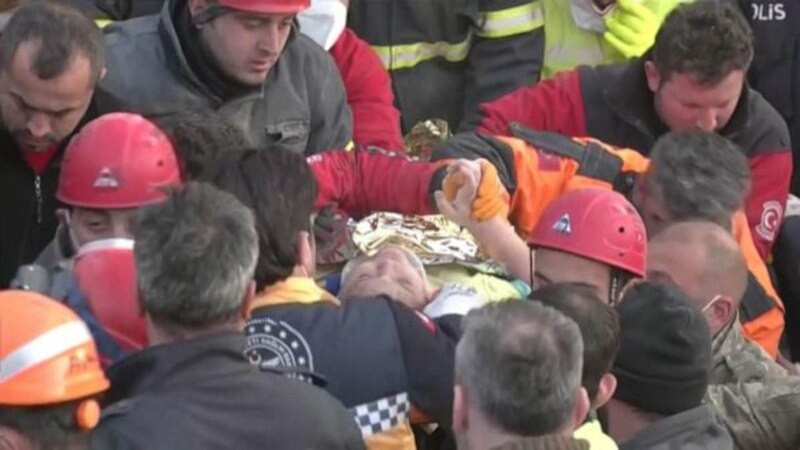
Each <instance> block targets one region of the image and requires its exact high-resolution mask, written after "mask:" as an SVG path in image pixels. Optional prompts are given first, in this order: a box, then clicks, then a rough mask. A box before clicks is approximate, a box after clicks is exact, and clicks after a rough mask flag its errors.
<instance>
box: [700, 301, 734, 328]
mask: <svg viewBox="0 0 800 450" xmlns="http://www.w3.org/2000/svg"><path fill="white" fill-rule="evenodd" d="M735 314H736V303H735V302H734V301H733V300H731V298H730V297H726V296H720V297H718V298H717V299H716V300H715V301H714V304H713V305H710V306H709V307H708V311H706V312H705V315H706V319H707V320H708V326H709V328H711V332H712V333H714V334H716V333H717V331H719V330H721V329H722V328H724V327H725V325H727V324H728V323H730V321H731V320H732V319H733V316H734V315H735Z"/></svg>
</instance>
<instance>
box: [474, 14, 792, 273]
mask: <svg viewBox="0 0 800 450" xmlns="http://www.w3.org/2000/svg"><path fill="white" fill-rule="evenodd" d="M752 58H753V44H752V33H751V31H750V29H749V27H748V25H747V22H746V21H745V20H744V18H742V16H741V14H740V13H739V11H738V10H737V8H736V7H735V6H731V5H719V4H717V3H716V2H697V3H694V4H690V5H682V6H680V7H678V8H677V9H676V10H675V11H674V12H673V13H672V14H671V15H670V16H669V17H668V18H667V19H666V21H665V22H664V25H663V26H662V27H661V29H660V31H659V33H658V35H657V38H656V42H655V45H654V47H653V49H652V52H650V53H648V54H646V55H645V56H644V57H642V58H639V59H634V60H632V61H630V62H628V63H625V64H621V65H612V66H601V67H597V68H584V67H582V68H579V69H577V70H575V71H572V72H567V73H564V74H561V75H559V76H557V77H555V78H553V79H551V80H547V81H544V82H541V83H539V84H538V85H536V86H534V87H529V88H521V89H519V90H517V91H516V92H514V93H511V94H509V95H507V96H505V97H503V98H501V99H499V100H497V101H495V102H492V103H489V104H486V105H484V106H483V109H482V113H483V116H484V121H483V122H482V124H481V126H480V127H479V130H480V131H482V132H485V133H488V134H492V135H510V134H512V133H513V130H512V129H511V124H512V123H515V122H518V123H521V124H522V125H524V126H527V127H529V128H533V129H536V130H546V131H555V132H558V133H561V134H565V135H568V136H592V137H595V138H597V139H600V140H601V141H603V142H606V143H608V144H611V145H617V146H621V147H627V148H632V149H634V150H636V151H639V152H641V153H642V154H644V155H648V154H649V153H650V152H651V151H652V148H653V145H654V143H655V141H656V140H657V139H658V137H659V136H661V135H663V134H664V133H666V132H667V131H669V130H673V131H687V130H691V129H702V130H705V131H713V132H717V133H719V134H721V135H722V136H725V137H727V138H729V139H731V140H732V141H733V142H734V143H735V144H736V145H738V146H739V147H741V150H742V152H743V153H744V154H745V155H746V156H747V157H748V160H749V163H750V170H751V172H752V184H753V185H752V189H751V193H750V194H749V196H748V198H747V204H746V208H745V211H746V214H747V218H748V223H749V225H750V230H751V234H752V236H753V238H754V239H755V244H756V248H757V249H758V251H759V254H760V255H761V257H762V258H766V256H767V255H768V254H769V251H770V249H771V248H772V245H773V242H774V239H775V233H776V232H777V231H778V229H779V228H780V225H781V221H782V217H783V209H784V205H785V203H786V198H787V195H788V190H789V181H790V180H789V179H790V177H791V169H792V161H791V151H790V146H789V133H788V131H787V128H786V124H785V123H784V121H783V119H782V118H781V117H780V115H779V114H778V113H777V112H776V111H775V109H774V108H773V107H771V106H770V105H769V104H768V103H767V102H766V101H765V100H764V98H763V97H761V95H760V94H758V93H757V92H755V91H754V90H752V89H751V88H750V87H749V86H748V85H747V84H746V83H745V80H744V77H745V74H746V72H747V69H748V68H749V66H750V62H751V60H752Z"/></svg>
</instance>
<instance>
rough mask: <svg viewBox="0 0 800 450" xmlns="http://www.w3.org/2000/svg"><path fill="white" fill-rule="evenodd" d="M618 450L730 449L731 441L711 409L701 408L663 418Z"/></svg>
mask: <svg viewBox="0 0 800 450" xmlns="http://www.w3.org/2000/svg"><path fill="white" fill-rule="evenodd" d="M619 448H620V450H672V449H681V450H701V449H702V450H732V449H733V441H731V437H730V435H728V432H727V431H726V430H725V428H724V427H723V426H722V425H720V424H719V422H718V421H717V418H716V416H715V415H714V410H713V409H711V408H710V407H709V406H706V405H703V406H698V407H697V408H694V409H690V410H688V411H684V412H682V413H680V414H676V415H674V416H669V417H666V418H664V419H662V420H660V421H658V422H656V423H654V424H653V425H651V426H649V427H647V428H645V429H644V430H642V431H640V432H639V433H637V434H636V435H635V436H634V437H633V438H631V439H630V440H629V441H628V442H625V443H624V444H621V445H620V446H619Z"/></svg>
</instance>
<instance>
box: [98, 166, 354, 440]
mask: <svg viewBox="0 0 800 450" xmlns="http://www.w3.org/2000/svg"><path fill="white" fill-rule="evenodd" d="M265 153H276V154H277V153H284V152H265ZM285 153H287V154H291V153H289V152H285ZM294 156H296V157H298V158H299V156H297V155H294ZM134 237H135V238H136V247H135V249H134V250H135V261H136V269H137V278H138V286H139V289H140V292H141V297H140V299H141V305H142V307H143V309H144V311H145V314H146V317H147V324H148V325H147V327H148V340H149V344H150V347H148V348H147V349H144V350H142V351H140V352H138V353H134V354H132V355H129V356H128V357H126V358H125V359H124V360H122V361H120V362H119V363H117V364H115V365H114V366H112V367H111V368H109V370H108V377H109V379H110V380H111V390H110V391H109V393H108V396H107V397H106V401H107V402H108V403H109V404H110V406H108V407H107V408H106V409H105V410H104V411H103V416H102V419H101V421H100V424H99V425H98V427H97V429H96V430H95V432H94V433H93V434H92V448H95V449H102V450H114V449H131V448H147V449H153V450H166V449H182V448H197V449H200V448H202V449H223V448H224V449H229V448H236V449H248V450H249V449H261V448H264V447H265V446H266V447H274V448H281V449H283V448H286V449H301V448H315V449H332V450H333V449H341V450H345V449H348V450H357V449H363V448H364V445H363V441H362V439H361V436H360V435H359V433H358V430H357V428H356V427H355V425H354V423H353V422H352V419H351V418H350V415H349V414H348V413H347V411H346V410H345V408H344V407H343V406H342V405H341V404H340V403H339V402H337V401H336V400H335V399H334V398H332V397H331V396H330V395H328V394H326V393H325V392H323V391H322V390H320V389H317V388H315V387H313V386H309V385H308V384H305V383H301V382H298V381H296V380H290V379H288V378H287V377H285V376H283V374H282V373H280V372H278V371H269V372H270V373H260V372H259V371H258V370H255V368H253V367H252V366H251V365H250V364H249V363H248V362H247V359H245V357H244V355H243V354H242V349H243V348H244V339H245V338H244V334H243V333H242V326H243V325H244V318H245V316H246V314H247V308H248V305H249V304H250V302H251V300H252V296H253V293H254V289H253V283H252V279H253V270H254V268H255V266H256V259H257V254H258V237H257V234H256V231H255V227H254V221H253V215H252V214H251V213H250V211H249V210H248V209H247V208H246V207H244V206H243V205H242V204H241V203H239V202H238V201H237V200H236V199H235V198H234V197H233V196H232V195H230V194H227V193H224V192H221V191H219V190H217V189H214V188H213V187H211V186H209V185H204V184H197V183H189V184H187V185H186V187H184V188H183V189H179V190H175V191H173V193H171V194H170V196H169V197H168V198H167V199H166V200H165V201H164V202H162V203H160V204H157V205H153V206H151V207H149V208H147V209H145V210H144V211H143V212H142V218H141V226H140V227H139V228H138V229H137V230H136V233H135V236H134Z"/></svg>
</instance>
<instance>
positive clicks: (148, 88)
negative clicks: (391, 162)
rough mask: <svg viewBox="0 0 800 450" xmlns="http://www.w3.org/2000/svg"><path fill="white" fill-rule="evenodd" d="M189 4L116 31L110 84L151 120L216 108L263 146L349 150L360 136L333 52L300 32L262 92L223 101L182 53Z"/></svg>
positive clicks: (111, 36) (173, 2)
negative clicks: (179, 14) (179, 17)
mask: <svg viewBox="0 0 800 450" xmlns="http://www.w3.org/2000/svg"><path fill="white" fill-rule="evenodd" d="M185 5H186V3H185V1H180V0H170V1H168V2H166V3H165V4H164V8H163V9H162V10H161V13H160V14H157V15H152V16H145V17H139V18H135V19H131V20H127V21H124V22H119V23H117V24H114V25H111V26H109V27H108V28H107V29H106V30H107V31H106V52H107V67H108V73H107V75H106V77H105V78H104V79H103V81H102V83H101V84H102V86H103V87H105V88H106V89H107V90H109V91H110V92H112V93H113V94H115V95H117V96H118V97H119V98H120V99H122V100H124V101H125V102H127V104H128V106H129V107H130V108H131V109H132V110H133V111H135V112H138V113H140V114H143V115H147V116H160V115H164V114H170V113H174V112H179V111H187V110H196V109H205V108H210V109H212V110H216V111H217V112H219V113H220V114H222V115H223V116H224V117H225V118H226V119H227V120H228V121H230V122H231V123H232V124H233V125H235V126H237V127H238V128H240V129H241V130H242V131H243V132H244V134H245V136H246V138H247V140H248V141H249V143H250V144H251V145H253V146H256V147H258V148H263V149H266V148H269V149H272V148H284V149H289V150H291V151H295V152H298V153H304V154H306V155H310V154H314V153H318V152H320V151H323V150H330V149H342V148H345V146H346V145H347V144H348V143H349V142H350V139H351V138H352V133H353V125H352V115H351V112H350V108H349V107H348V106H347V98H346V93H345V89H344V85H343V84H342V79H341V77H340V75H339V71H338V69H337V68H336V66H335V64H334V62H333V60H332V59H331V57H330V55H329V54H328V53H327V52H326V51H325V50H323V49H322V48H321V47H320V46H318V45H317V44H315V43H314V42H312V41H311V40H310V39H308V38H307V37H305V36H303V35H300V34H299V33H295V35H294V36H293V37H292V38H291V39H289V41H288V42H287V43H286V47H285V48H284V50H283V53H282V54H281V56H280V58H279V59H278V61H277V63H276V64H275V66H273V68H272V70H271V73H270V75H269V77H268V79H267V82H266V83H265V84H264V86H263V88H262V90H261V91H260V92H258V93H254V94H250V95H245V96H243V97H239V98H236V99H233V100H231V101H228V102H227V103H223V102H222V101H221V100H220V99H219V98H217V97H216V96H215V95H214V94H212V93H211V90H210V89H209V88H208V87H207V86H204V85H203V83H202V82H201V81H200V79H199V78H198V77H197V75H196V74H195V73H194V72H193V71H192V69H191V68H190V67H189V65H188V63H187V59H186V57H185V55H184V54H183V50H182V49H181V45H180V41H179V38H178V35H177V32H176V28H175V24H174V22H173V17H175V12H176V11H178V8H185V7H186V6H185Z"/></svg>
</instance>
